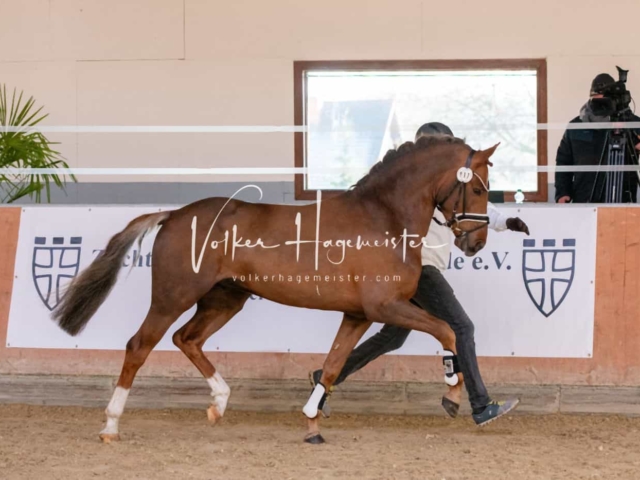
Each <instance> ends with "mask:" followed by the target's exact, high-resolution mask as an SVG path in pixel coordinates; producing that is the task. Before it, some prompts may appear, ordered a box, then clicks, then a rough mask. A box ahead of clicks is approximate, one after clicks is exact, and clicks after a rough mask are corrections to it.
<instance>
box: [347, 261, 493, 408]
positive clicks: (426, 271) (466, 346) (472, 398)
mask: <svg viewBox="0 0 640 480" xmlns="http://www.w3.org/2000/svg"><path fill="white" fill-rule="evenodd" d="M412 301H414V302H416V303H417V304H418V305H419V306H420V307H422V308H423V309H424V310H426V311H427V312H429V313H430V314H431V315H433V316H434V317H436V318H440V319H442V320H444V321H445V322H447V323H448V324H449V325H450V326H451V328H452V330H453V331H454V332H455V334H456V350H457V351H458V352H457V353H458V358H459V360H460V361H459V364H460V370H462V375H463V378H464V384H465V387H466V388H467V392H468V394H469V402H470V403H471V407H472V408H474V409H480V408H482V407H485V406H486V405H487V404H488V403H489V402H490V401H491V398H489V394H488V393H487V389H486V387H485V385H484V382H483V381H482V377H481V376H480V369H479V368H478V360H477V358H476V344H475V341H474V332H475V328H474V325H473V322H472V321H471V319H470V318H469V317H468V316H467V313H466V312H465V311H464V308H462V305H460V302H458V299H457V298H456V296H455V294H454V293H453V288H451V285H449V283H448V282H447V280H446V279H445V278H444V275H442V273H441V272H440V270H438V269H437V268H436V267H433V266H431V265H426V266H424V267H422V275H420V280H419V282H418V289H417V291H416V293H415V296H414V297H413V299H412ZM410 332H411V330H407V329H404V328H400V327H395V326H392V325H385V326H384V327H382V329H381V330H380V331H379V332H378V333H376V334H375V335H374V336H372V337H371V338H368V339H367V340H366V341H364V342H362V344H361V345H358V347H357V348H356V349H355V350H353V352H351V355H350V356H349V358H348V359H347V362H346V363H345V365H344V367H342V371H341V372H340V375H339V376H338V378H337V379H336V381H335V382H334V385H338V384H339V383H342V382H343V381H344V380H345V379H346V378H347V377H348V376H349V375H351V374H352V373H353V372H355V371H357V370H360V369H361V368H362V367H364V366H365V365H366V364H367V363H369V362H371V361H373V360H375V359H376V358H378V357H379V356H380V355H384V354H385V353H389V352H391V351H393V350H397V349H399V348H400V347H402V345H403V344H404V342H405V340H406V339H407V337H408V336H409V333H410Z"/></svg>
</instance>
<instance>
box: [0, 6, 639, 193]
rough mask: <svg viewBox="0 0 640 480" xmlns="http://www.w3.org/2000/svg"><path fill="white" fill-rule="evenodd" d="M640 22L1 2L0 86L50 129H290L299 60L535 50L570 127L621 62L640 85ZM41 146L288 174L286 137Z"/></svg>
mask: <svg viewBox="0 0 640 480" xmlns="http://www.w3.org/2000/svg"><path fill="white" fill-rule="evenodd" d="M613 12H622V13H616V14H615V15H614V14H613ZM608 15H614V17H615V19H616V21H615V22H608V21H606V17H607V16H608ZM639 18H640V2H638V1H637V0H611V1H609V2H605V3H603V2H602V1H601V0H598V1H594V0H562V1H557V0H539V1H537V2H513V1H508V0H485V1H483V2H478V1H473V0H458V1H457V2H435V1H434V2H431V1H427V0H423V1H421V0H394V1H383V0H368V1H364V0H351V1H348V2H347V1H344V0H343V1H337V0H324V1H322V2H302V1H299V0H298V1H296V0H272V1H270V2H264V1H259V0H253V1H249V0H227V1H225V2H222V1H212V0H184V1H183V0H48V1H47V0H19V1H18V0H0V83H6V84H7V86H8V87H9V88H11V89H12V88H13V87H17V88H18V89H23V90H25V92H26V93H27V94H28V95H33V96H34V97H35V98H36V100H37V102H38V104H39V105H44V106H45V110H46V111H47V112H48V113H49V114H50V117H49V118H48V119H47V120H46V123H47V124H49V125H75V124H77V125H292V124H293V70H292V62H293V61H294V60H332V59H355V60H358V59H433V58H438V59H441V58H442V59H447V58H450V59H466V58H531V57H534V58H540V57H542V58H547V61H548V101H549V122H550V123H565V122H567V121H568V120H570V119H571V118H572V117H574V116H575V115H576V114H577V112H578V110H579V108H580V106H581V105H582V104H583V103H584V101H585V100H586V96H587V93H588V90H589V85H590V82H591V79H592V78H593V77H594V76H595V75H596V74H598V73H600V72H601V71H608V72H609V73H611V74H612V75H615V65H620V66H622V67H623V68H626V69H629V70H631V72H630V75H629V88H630V89H631V91H632V93H634V92H640V42H638V41H637V39H638V29H639V24H638V19H639ZM614 25H616V30H615V31H614V30H613V28H614ZM637 96H638V98H639V99H640V93H637ZM561 135H562V131H561V130H553V131H551V132H550V135H549V158H550V161H551V162H552V163H553V161H554V159H555V151H556V148H557V145H558V142H559V139H560V136H561ZM50 137H51V138H52V139H55V140H58V141H61V142H62V145H61V146H60V149H61V151H62V152H63V154H64V155H65V156H66V158H67V159H68V160H69V163H70V164H71V165H72V166H82V167H90V166H101V167H104V166H124V165H126V166H140V167H144V166H164V167H166V166H193V167H196V166H274V167H288V166H293V136H292V135H291V134H286V133H277V134H273V133H271V134H213V133H209V134H175V133H172V134H162V135H160V134H105V133H102V134H91V135H88V134H80V135H76V134H55V135H54V134H50ZM116 179H117V180H124V179H125V178H123V177H117V178H116ZM248 179H249V178H248V177H233V178H232V177H224V178H218V180H239V181H241V180H248ZM255 179H256V178H253V180H255ZM260 179H261V180H265V178H264V177H260ZM270 179H271V180H292V177H291V176H277V177H276V176H273V177H270ZM81 180H82V181H89V180H91V181H107V180H114V178H108V177H94V178H91V177H82V178H81ZM126 180H130V181H131V180H135V181H150V180H155V181H158V180H160V181H167V180H169V179H168V178H167V177H159V178H158V177H156V178H152V177H135V178H131V177H129V178H126ZM181 180H189V181H193V180H198V179H194V178H186V177H185V178H182V179H181ZM201 180H205V179H203V178H201ZM206 180H211V178H207V179H206Z"/></svg>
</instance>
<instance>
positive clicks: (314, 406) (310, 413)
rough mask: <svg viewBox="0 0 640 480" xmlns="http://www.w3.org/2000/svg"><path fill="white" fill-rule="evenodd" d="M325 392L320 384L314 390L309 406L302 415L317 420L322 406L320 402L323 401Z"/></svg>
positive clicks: (306, 406) (307, 405) (303, 410)
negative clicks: (319, 407) (319, 408)
mask: <svg viewBox="0 0 640 480" xmlns="http://www.w3.org/2000/svg"><path fill="white" fill-rule="evenodd" d="M325 392H326V390H325V389H324V386H323V385H322V384H320V383H318V384H317V385H316V387H315V388H314V389H313V392H311V396H310V397H309V400H308V401H307V404H306V405H305V406H304V408H303V409H302V413H304V414H305V415H306V416H307V418H316V417H317V416H318V406H319V405H320V401H321V400H322V397H323V396H324V394H325Z"/></svg>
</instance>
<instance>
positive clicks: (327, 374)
mask: <svg viewBox="0 0 640 480" xmlns="http://www.w3.org/2000/svg"><path fill="white" fill-rule="evenodd" d="M372 323H373V322H372V321H370V320H367V319H364V318H356V317H353V316H351V315H348V314H346V313H345V314H344V318H343V319H342V323H341V325H340V329H339V330H338V334H337V335H336V338H335V340H334V341H333V345H332V346H331V351H330V352H329V354H328V355H327V358H326V359H325V361H324V365H323V366H322V377H320V382H319V383H318V384H317V385H316V386H315V387H314V389H313V391H312V392H311V396H310V397H309V400H308V401H307V404H306V405H305V406H304V408H303V409H302V412H303V413H304V414H305V415H306V416H307V419H308V430H307V435H306V436H305V439H304V441H305V442H307V443H314V444H317V443H324V438H322V435H320V426H319V418H320V415H319V414H318V412H319V411H320V410H321V409H322V405H323V403H324V401H325V399H326V397H327V392H328V391H329V389H330V388H331V386H332V385H333V382H335V381H336V379H337V378H338V375H340V372H341V371H342V367H344V364H345V362H346V361H347V357H348V356H349V354H350V353H351V352H352V351H353V349H354V347H355V346H356V344H357V343H358V341H359V340H360V339H361V338H362V335H364V333H365V332H366V331H367V329H368V328H369V327H370V326H371V324H372Z"/></svg>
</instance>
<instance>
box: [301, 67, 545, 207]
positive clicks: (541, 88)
mask: <svg viewBox="0 0 640 480" xmlns="http://www.w3.org/2000/svg"><path fill="white" fill-rule="evenodd" d="M326 70H341V71H350V70H353V71H361V70H405V71H407V70H462V71H469V70H535V71H536V82H537V88H536V90H537V98H536V107H537V122H538V124H546V123H547V61H546V59H538V58H531V59H486V60H357V61H354V60H329V61H323V60H319V61H318V60H314V61H294V62H293V76H294V79H293V101H294V115H293V116H294V126H295V127H296V131H295V132H294V160H295V167H296V169H299V168H304V167H306V165H305V159H306V142H305V135H306V134H305V132H304V131H301V130H303V129H304V127H306V124H305V123H306V115H305V107H306V105H307V82H306V75H305V73H306V72H308V71H326ZM425 121H427V119H425ZM547 148H548V136H547V130H546V129H540V128H539V129H538V130H537V149H538V167H546V166H547V165H548V151H547ZM305 176H306V174H305V173H296V174H295V199H296V200H315V199H316V198H317V189H308V188H305ZM344 191H345V190H331V189H326V190H325V189H322V196H323V197H325V198H327V197H332V196H335V195H339V194H340V193H343V192H344ZM514 195H515V192H511V191H505V192H504V200H505V202H513V201H514ZM526 200H527V202H548V180H547V173H546V172H540V171H539V172H538V189H537V190H536V191H535V192H529V193H527V194H526Z"/></svg>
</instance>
